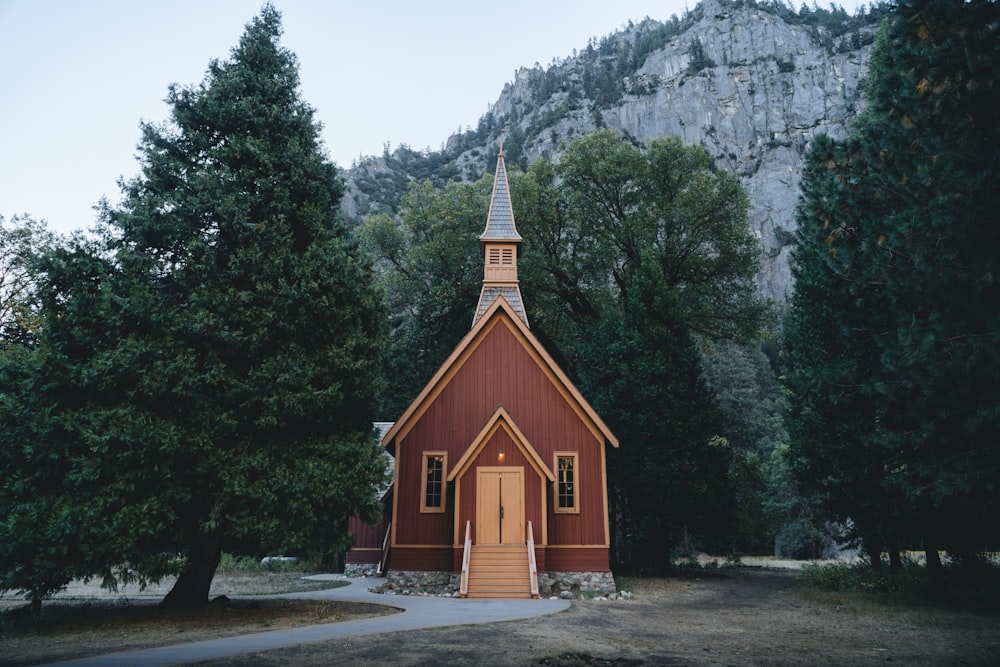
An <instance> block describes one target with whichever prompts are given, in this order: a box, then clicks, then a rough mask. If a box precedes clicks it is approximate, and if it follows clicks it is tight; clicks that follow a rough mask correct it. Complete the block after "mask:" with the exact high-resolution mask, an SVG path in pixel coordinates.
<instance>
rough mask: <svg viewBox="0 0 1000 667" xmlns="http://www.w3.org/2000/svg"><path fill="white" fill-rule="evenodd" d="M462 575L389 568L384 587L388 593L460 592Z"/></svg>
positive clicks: (434, 593) (430, 593)
mask: <svg viewBox="0 0 1000 667" xmlns="http://www.w3.org/2000/svg"><path fill="white" fill-rule="evenodd" d="M461 582H462V575H461V574H454V573H452V572H439V571H423V570H389V573H388V574H387V575H386V577H385V585H384V586H383V587H382V588H383V591H384V592H386V593H389V592H394V593H397V594H399V595H421V594H425V595H443V594H448V595H451V594H454V593H457V592H458V589H459V588H460V586H461Z"/></svg>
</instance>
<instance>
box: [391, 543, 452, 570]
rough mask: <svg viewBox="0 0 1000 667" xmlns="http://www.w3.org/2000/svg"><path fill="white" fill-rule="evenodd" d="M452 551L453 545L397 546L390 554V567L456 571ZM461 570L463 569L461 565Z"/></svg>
mask: <svg viewBox="0 0 1000 667" xmlns="http://www.w3.org/2000/svg"><path fill="white" fill-rule="evenodd" d="M452 551H453V549H452V548H451V547H441V548H430V549H415V548H407V547H396V548H394V549H393V550H392V554H391V555H390V556H389V567H390V568H392V569H393V570H431V571H436V572H454V570H453V569H452ZM459 563H461V561H459ZM459 570H461V566H460V567H459Z"/></svg>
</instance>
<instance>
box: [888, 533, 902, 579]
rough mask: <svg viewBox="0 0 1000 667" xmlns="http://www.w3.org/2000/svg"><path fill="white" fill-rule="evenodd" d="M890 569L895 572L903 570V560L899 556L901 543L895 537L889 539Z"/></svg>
mask: <svg viewBox="0 0 1000 667" xmlns="http://www.w3.org/2000/svg"><path fill="white" fill-rule="evenodd" d="M887 548H888V550H889V569H890V570H892V571H893V572H899V571H900V570H902V569H903V559H902V558H901V557H900V555H899V542H898V541H897V540H896V538H895V537H891V538H889V545H888V547H887Z"/></svg>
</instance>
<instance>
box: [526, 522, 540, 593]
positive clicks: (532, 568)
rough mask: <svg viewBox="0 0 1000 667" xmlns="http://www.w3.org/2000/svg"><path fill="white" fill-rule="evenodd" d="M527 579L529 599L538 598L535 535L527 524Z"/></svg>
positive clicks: (529, 523) (529, 524)
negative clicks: (529, 587) (529, 581)
mask: <svg viewBox="0 0 1000 667" xmlns="http://www.w3.org/2000/svg"><path fill="white" fill-rule="evenodd" d="M528 577H529V579H530V580H531V597H533V598H537V597H538V565H537V563H535V535H534V532H533V531H532V530H531V522H530V521H529V522H528Z"/></svg>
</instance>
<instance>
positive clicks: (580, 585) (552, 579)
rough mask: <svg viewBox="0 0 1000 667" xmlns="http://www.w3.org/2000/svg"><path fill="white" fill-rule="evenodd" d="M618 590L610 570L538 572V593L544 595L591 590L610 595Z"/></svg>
mask: <svg viewBox="0 0 1000 667" xmlns="http://www.w3.org/2000/svg"><path fill="white" fill-rule="evenodd" d="M617 590H618V589H617V587H616V586H615V577H614V575H613V574H611V573H610V572H539V573H538V594H539V595H540V596H543V597H550V596H553V595H559V594H560V593H567V592H568V593H579V592H582V591H589V592H592V593H595V594H597V595H610V594H611V593H614V592H615V591H617Z"/></svg>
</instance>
